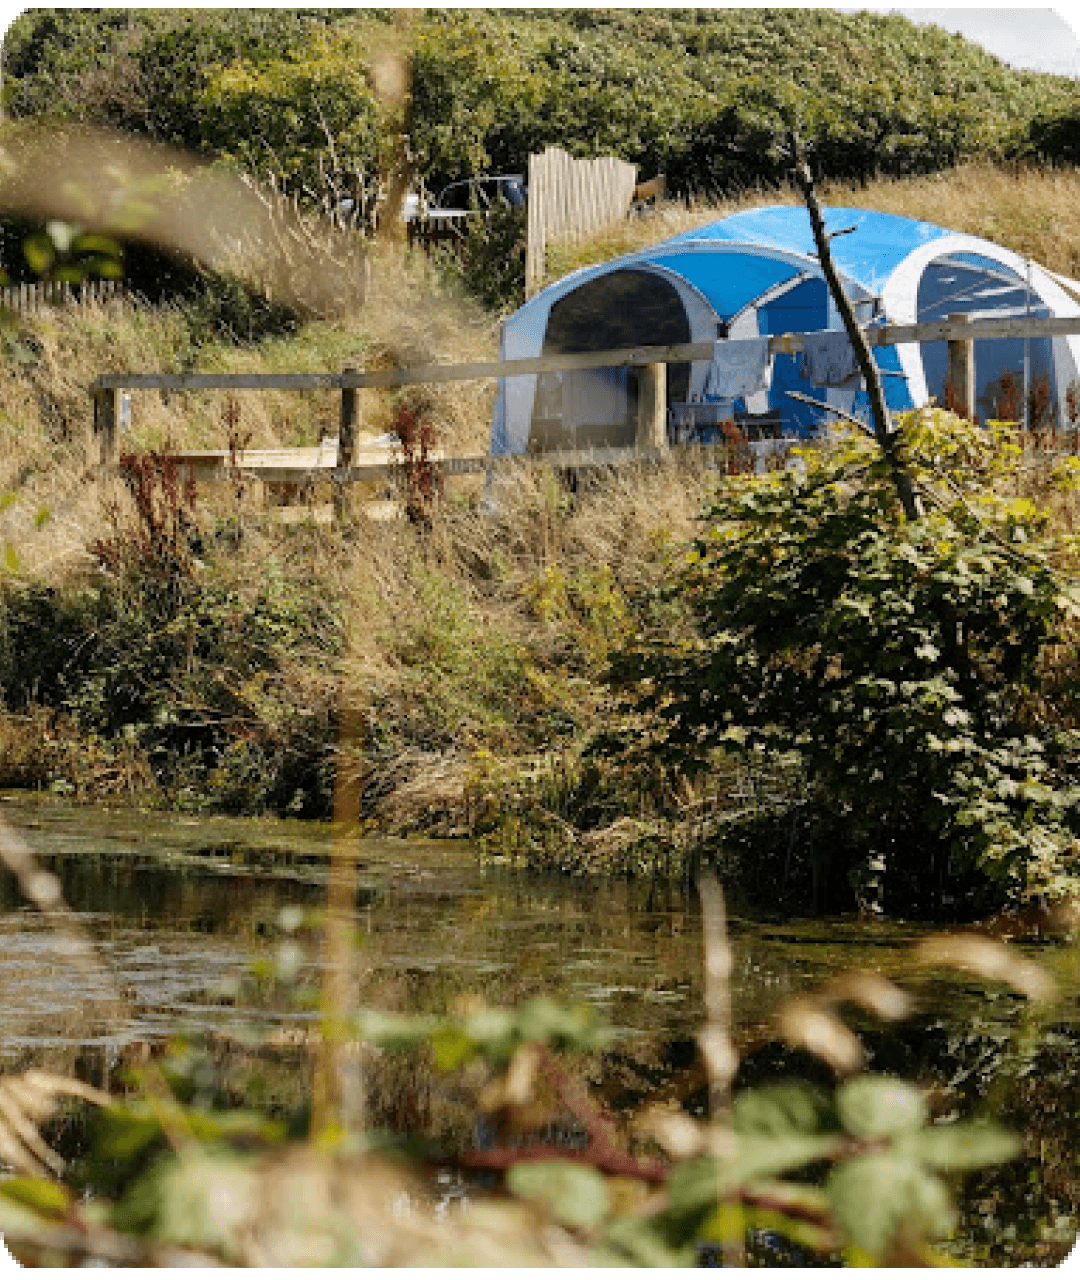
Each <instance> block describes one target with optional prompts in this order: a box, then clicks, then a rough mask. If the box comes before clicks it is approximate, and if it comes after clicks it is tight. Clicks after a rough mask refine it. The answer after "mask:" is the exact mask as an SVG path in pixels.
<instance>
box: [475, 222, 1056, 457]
mask: <svg viewBox="0 0 1080 1280" xmlns="http://www.w3.org/2000/svg"><path fill="white" fill-rule="evenodd" d="M824 212H825V220H826V226H827V228H828V230H829V231H830V232H832V233H834V238H833V239H832V241H831V244H832V252H833V257H834V261H835V263H836V266H837V269H838V271H839V272H840V275H841V278H842V280H843V282H844V285H845V288H846V290H847V293H848V296H849V298H850V299H851V301H852V302H853V304H854V305H855V310H856V313H857V314H858V315H859V318H860V320H861V321H862V322H863V323H865V324H873V323H875V322H879V323H884V322H886V321H887V322H889V323H892V324H916V323H929V322H932V321H938V320H944V319H946V318H947V317H950V316H954V315H957V314H966V315H968V316H970V317H972V318H973V319H975V318H986V317H991V316H992V317H1010V316H1011V317H1023V316H1032V317H1043V316H1077V315H1080V304H1078V298H1080V294H1078V293H1077V289H1078V288H1080V286H1077V285H1076V284H1075V282H1073V281H1067V280H1063V279H1062V278H1060V277H1056V276H1054V275H1052V274H1051V273H1050V272H1048V271H1046V270H1045V269H1043V268H1042V267H1039V266H1038V265H1036V264H1034V263H1030V262H1027V261H1026V260H1025V259H1023V258H1022V257H1020V256H1019V255H1018V254H1016V253H1013V252H1011V251H1010V250H1008V249H1004V248H1002V247H1000V246H999V245H995V244H993V243H991V242H990V241H987V240H982V239H979V238H977V237H975V236H968V235H961V234H958V233H954V232H951V231H948V230H946V229H945V228H943V227H938V226H934V225H932V224H931V223H928V222H920V221H918V220H916V219H914V218H904V217H898V216H895V215H893V214H886V213H877V212H874V211H871V210H866V209H843V208H829V209H826V210H825V211H824ZM849 229H850V230H849ZM837 232H844V234H839V235H837V234H835V233H837ZM822 331H842V324H841V321H840V317H839V314H838V313H837V311H836V308H835V306H834V304H833V302H832V299H831V298H830V296H829V292H828V288H827V286H826V284H825V280H824V277H823V274H822V271H821V266H820V263H819V262H818V259H817V255H816V252H815V247H814V242H813V235H812V232H811V228H810V219H809V215H808V214H807V212H806V210H805V209H803V208H802V207H801V206H795V205H792V206H773V207H769V208H759V209H751V210H747V211H745V212H742V213H736V214H733V215H731V216H730V217H727V218H724V219H722V220H721V221H719V222H714V223H710V224H709V225H707V226H704V227H699V228H697V229H696V230H694V231H688V232H685V233H683V234H681V235H677V236H674V237H672V238H671V239H668V240H663V241H661V242H660V243H659V244H656V245H653V246H651V247H650V248H648V249H643V250H640V251H638V252H635V253H631V254H627V255H625V256H624V257H621V258H617V259H614V260H613V261H610V262H605V263H602V264H600V265H598V266H593V267H587V268H585V269H583V270H580V271H576V272H574V273H573V274H571V275H569V276H567V277H566V278H565V279H563V280H560V281H557V282H556V283H555V284H552V285H550V286H548V287H547V288H546V289H543V290H541V291H540V292H539V293H538V294H536V296H535V297H533V298H532V299H530V300H529V301H528V302H527V303H526V304H525V305H524V306H523V307H521V308H520V309H519V310H518V311H516V312H515V313H514V314H513V315H512V316H510V317H509V318H508V319H507V320H506V322H505V323H504V325H503V332H502V348H501V358H502V359H504V360H512V359H518V358H522V357H529V356H540V355H553V354H575V353H581V352H589V351H606V350H616V349H619V348H624V347H635V346H644V345H661V344H663V345H667V344H673V343H687V342H695V343H696V342H708V343H714V342H717V341H718V340H723V339H760V338H762V337H763V336H764V335H770V334H779V333H803V334H810V333H814V334H818V333H821V332H822ZM838 337H839V334H838ZM829 344H830V339H829V338H827V337H826V338H818V339H815V342H814V345H815V348H820V349H821V351H822V353H823V354H824V355H825V356H828V348H829ZM765 345H766V344H765V343H763V342H760V341H758V342H751V343H746V344H741V345H740V347H739V348H738V349H737V348H736V347H735V346H734V345H733V347H732V348H730V350H729V353H730V354H731V355H734V354H735V353H736V351H737V350H738V351H739V353H740V354H739V359H744V360H753V359H755V358H756V359H758V360H760V361H761V367H760V368H758V369H750V368H742V369H740V368H739V367H738V366H737V362H736V363H735V364H733V363H732V361H730V360H729V361H720V360H719V356H720V355H721V354H723V353H724V351H723V343H722V342H720V346H719V348H718V353H717V359H714V361H712V362H709V361H707V360H702V361H695V362H693V363H690V364H683V365H671V366H669V369H668V389H667V396H668V409H669V421H670V422H671V423H673V424H676V427H677V424H678V423H679V422H680V421H685V420H687V418H688V412H687V411H688V410H690V411H691V416H692V410H693V407H694V406H699V405H702V404H707V405H710V406H713V407H714V412H713V414H712V420H713V421H716V420H718V418H720V417H724V416H727V415H728V414H730V416H733V417H734V418H735V420H736V421H742V422H743V423H744V424H753V423H754V421H755V420H758V421H767V422H769V423H771V424H773V425H774V426H778V427H779V429H780V430H781V431H782V434H784V435H785V436H807V435H812V434H813V433H814V432H815V430H816V429H817V427H818V424H819V423H820V422H821V420H822V418H823V417H824V416H825V413H824V411H823V410H821V409H818V408H815V407H814V406H812V405H809V404H807V403H805V402H804V401H801V400H799V399H796V398H795V397H793V396H792V395H791V394H790V393H791V392H793V391H795V392H798V393H801V394H804V395H807V396H810V397H812V398H813V399H815V400H818V401H821V402H823V403H826V404H828V405H829V406H831V407H835V408H837V409H840V410H843V411H844V412H847V413H854V414H857V415H858V416H860V417H862V418H864V419H868V417H869V411H868V404H867V398H866V391H865V387H864V386H863V385H862V382H861V380H860V379H859V378H858V377H857V376H855V377H851V376H846V375H848V374H849V373H850V370H845V369H842V368H837V369H834V372H835V374H836V376H829V373H828V371H829V369H830V365H829V361H828V359H825V360H822V359H820V358H819V359H817V360H816V361H815V362H813V363H811V364H810V365H809V367H808V366H807V359H806V358H804V356H803V355H801V354H797V355H783V354H776V355H773V356H772V357H769V358H767V359H766V357H765V354H764V348H765ZM844 345H845V346H846V342H845V343H844ZM1025 348H1026V351H1025ZM848 351H850V348H848ZM1025 355H1026V357H1027V360H1028V377H1029V382H1028V385H1029V386H1031V387H1033V386H1036V385H1039V384H1041V385H1042V387H1043V388H1044V391H1045V393H1046V396H1047V397H1048V399H1047V401H1046V402H1047V403H1049V404H1050V405H1053V406H1059V407H1060V406H1063V405H1064V404H1065V402H1066V394H1067V391H1068V388H1069V387H1070V385H1071V384H1072V383H1073V382H1074V381H1075V380H1076V379H1077V378H1078V372H1080V339H1078V338H1075V337H1054V338H1050V337H1046V338H1036V339H1029V340H1027V342H1026V343H1025V340H1024V339H1021V338H1016V339H995V340H992V341H978V342H976V344H975V370H976V372H975V378H976V411H977V412H978V414H979V415H980V417H981V418H983V419H987V418H993V417H998V416H1005V415H1006V413H1007V412H1008V409H1009V407H1010V403H1011V405H1012V408H1013V412H1015V411H1016V409H1015V391H1014V390H1013V391H1010V390H1008V389H1007V387H1008V383H1009V381H1010V380H1011V379H1014V378H1015V377H1016V376H1017V375H1019V374H1020V371H1021V370H1022V369H1023V367H1024V361H1025ZM875 359H876V360H877V363H878V367H879V368H880V369H881V370H882V373H883V374H884V384H885V390H886V398H887V400H888V403H889V405H890V407H891V408H895V409H906V408H912V407H915V406H917V405H921V404H925V403H926V402H927V401H928V400H929V399H930V398H931V397H933V398H935V399H937V400H938V402H944V399H945V381H946V377H947V371H948V355H947V345H946V343H945V342H943V341H939V342H924V343H921V344H920V343H903V344H897V345H896V346H893V347H880V348H875ZM815 379H816V381H815ZM1013 386H1014V387H1015V382H1014V383H1013ZM1010 395H1011V396H1012V399H1011V402H1010ZM636 402H637V395H636V383H635V374H634V371H633V370H629V369H599V370H589V371H580V372H579V371H574V372H567V373H558V374H550V373H549V374H542V375H529V376H524V375H523V376H517V377H513V378H504V379H502V380H501V381H500V384H499V390H498V394H497V397H496V402H495V412H494V419H493V422H492V432H491V452H492V453H493V454H495V455H500V454H517V453H525V452H529V451H545V450H547V449H552V448H575V447H576V448H584V447H589V446H591V445H598V444H611V445H618V444H631V443H633V424H634V422H635V414H636Z"/></svg>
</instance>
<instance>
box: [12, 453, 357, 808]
mask: <svg viewBox="0 0 1080 1280" xmlns="http://www.w3.org/2000/svg"><path fill="white" fill-rule="evenodd" d="M121 465H122V469H123V473H124V475H125V478H126V480H127V483H128V488H129V490H130V493H131V496H132V499H133V502H132V509H131V512H130V513H129V512H128V511H127V510H126V509H124V508H122V507H121V506H120V505H119V504H117V505H114V506H113V508H112V509H111V513H110V527H109V528H108V530H107V532H106V533H105V534H104V535H103V536H102V537H100V538H98V539H97V540H96V541H95V542H94V544H93V546H92V547H91V548H90V550H91V552H92V553H93V555H94V556H95V558H96V561H97V564H96V567H95V569H94V571H93V572H92V573H91V574H90V575H88V577H87V578H86V579H85V580H84V581H82V582H79V583H74V584H70V585H68V586H65V587H64V588H62V589H60V590H57V589H54V588H52V587H49V586H46V585H44V584H41V583H37V582H33V581H29V582H20V581H15V580H5V582H4V583H3V584H2V588H0V620H2V624H3V631H2V641H0V690H2V696H3V702H4V707H5V709H6V710H7V711H9V712H15V713H23V712H31V711H33V710H34V709H35V708H41V707H46V708H51V709H52V710H53V711H55V712H57V713H59V714H61V715H62V716H64V717H66V718H67V722H68V723H69V724H70V726H71V727H72V728H73V729H74V730H75V731H76V732H77V733H79V734H80V735H81V736H82V738H83V739H84V740H86V741H87V742H90V743H91V744H92V745H94V746H95V747H96V748H97V750H98V752H99V754H100V753H103V754H104V756H109V755H110V753H111V754H114V755H115V754H116V753H117V752H120V753H121V754H125V755H130V754H131V753H132V752H134V753H135V754H136V755H137V756H138V757H139V759H140V760H141V761H142V762H143V764H144V766H145V767H146V769H148V770H149V771H150V773H151V774H152V776H153V779H154V781H155V782H156V784H157V785H158V787H160V788H161V789H162V791H164V792H165V793H168V794H171V795H172V796H173V797H174V798H175V799H177V800H178V801H180V802H181V803H182V804H183V805H185V806H189V807H190V806H195V807H199V806H210V807H216V808H221V809H225V810H231V811H239V812H259V811H264V810H270V811H276V812H280V813H292V814H297V815H301V816H323V815H325V814H326V813H328V812H329V807H330V794H331V789H332V776H333V759H334V738H335V711H334V705H335V687H336V686H335V680H336V671H335V668H334V663H335V662H336V654H337V652H338V649H339V644H340V641H339V628H338V622H339V619H338V616H337V613H336V607H335V604H334V602H333V600H332V599H329V600H328V599H327V598H326V597H325V594H324V593H322V592H321V591H319V590H318V588H317V587H314V586H311V585H307V586H304V585H299V584H295V583H287V582H286V581H285V578H284V576H283V574H282V572H281V571H280V568H279V567H278V566H276V565H275V563H274V562H273V561H271V562H270V563H269V564H267V565H264V566H263V570H264V571H263V573H262V574H261V575H260V578H259V580H258V582H257V583H255V584H254V585H252V584H246V583H244V582H243V581H242V580H241V578H240V575H239V574H238V573H237V572H236V571H234V570H233V568H232V567H231V566H230V560H231V558H232V555H231V553H232V550H233V548H232V541H233V540H234V538H235V530H232V531H229V530H222V529H217V530H214V529H203V528H202V527H201V525H200V522H199V519H198V517H197V514H196V511H195V506H194V496H193V494H192V493H191V492H188V491H185V489H184V488H183V487H182V486H181V485H180V483H179V480H178V476H177V469H176V466H175V464H174V463H172V462H171V460H170V459H169V458H168V457H167V456H163V455H160V454H153V453H150V454H131V455H125V457H124V458H123V459H122V460H121ZM64 781H65V783H68V784H71V785H74V786H76V787H77V788H78V789H83V788H84V786H85V789H87V790H90V791H93V790H95V786H94V782H93V779H91V778H88V777H83V778H75V779H66V780H64Z"/></svg>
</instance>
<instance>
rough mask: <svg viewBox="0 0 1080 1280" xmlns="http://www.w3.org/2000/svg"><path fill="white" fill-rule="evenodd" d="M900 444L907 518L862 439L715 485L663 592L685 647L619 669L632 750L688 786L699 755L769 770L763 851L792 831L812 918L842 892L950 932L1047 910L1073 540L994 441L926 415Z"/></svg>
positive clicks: (1066, 685)
mask: <svg viewBox="0 0 1080 1280" xmlns="http://www.w3.org/2000/svg"><path fill="white" fill-rule="evenodd" d="M900 431H901V439H902V442H903V446H902V447H903V456H904V460H905V464H906V466H907V467H908V468H909V473H910V474H911V476H912V477H913V479H914V480H915V483H916V485H917V487H918V488H919V489H921V490H922V491H923V492H924V494H925V496H926V499H927V507H928V509H927V512H926V515H925V516H924V517H923V518H922V519H919V520H915V521H912V520H909V519H906V518H905V516H904V513H903V511H902V510H901V508H900V503H899V501H898V499H897V497H896V494H895V492H894V490H893V486H892V482H891V479H890V476H889V474H888V470H887V468H886V466H885V463H884V461H883V460H882V459H881V458H879V457H877V456H875V453H874V447H873V446H872V445H870V444H869V443H865V442H862V441H857V442H851V443H849V444H848V445H846V446H844V447H841V448H839V449H837V450H836V451H835V452H829V451H827V452H825V453H824V454H821V453H815V454H814V455H813V456H807V457H806V458H805V460H804V465H805V470H803V469H802V468H799V469H794V470H787V471H784V472H780V473H776V474H774V475H772V476H769V477H762V478H759V477H752V478H746V479H742V480H740V479H731V480H728V481H727V482H725V483H724V484H723V485H722V486H720V487H719V489H718V491H717V494H716V496H715V498H714V499H713V501H712V503H711V504H710V505H709V506H708V507H707V509H706V512H705V515H704V523H703V531H702V533H701V535H700V536H699V537H698V538H697V540H696V541H695V544H694V548H693V551H692V553H691V555H690V557H689V561H688V563H687V565H686V566H685V568H684V569H683V570H682V571H681V573H680V574H679V575H678V577H677V578H676V580H675V581H674V583H672V584H670V585H666V586H665V587H664V588H662V593H663V594H664V595H674V596H675V597H676V598H678V599H681V600H684V601H685V602H686V604H687V606H688V610H689V613H690V615H691V617H692V619H693V624H694V625H693V627H692V628H689V629H688V630H687V631H686V632H685V633H684V634H682V635H676V636H671V635H659V636H656V637H655V638H654V639H653V640H652V641H651V642H646V643H645V644H644V645H641V646H637V645H635V646H634V647H632V648H631V649H630V650H629V651H628V652H627V653H626V654H624V655H622V656H621V657H620V658H619V659H618V661H617V669H618V672H619V676H620V678H621V679H622V680H623V681H625V682H627V683H628V684H629V685H630V687H631V688H632V689H633V690H634V691H635V695H636V696H635V697H634V699H633V705H634V707H635V710H636V711H637V713H638V714H637V716H635V719H634V730H633V733H634V741H633V748H632V749H633V751H634V752H635V753H640V754H641V755H643V756H646V757H647V756H654V757H659V758H662V759H663V760H664V761H665V763H666V764H667V765H668V767H670V768H671V769H673V770H675V771H685V772H686V773H687V774H688V775H689V776H690V777H694V776H695V775H699V774H700V773H702V772H703V771H705V770H707V769H708V768H709V767H710V763H711V761H712V760H713V758H714V756H715V753H716V752H717V750H718V749H723V750H724V751H726V752H728V753H730V754H734V755H736V756H738V757H740V758H745V759H746V760H747V761H748V762H750V761H755V760H762V761H765V762H768V761H773V762H776V763H780V762H787V763H788V764H789V766H790V767H791V768H792V769H793V770H794V771H795V773H796V775H797V776H798V778H799V782H800V785H799V787H798V789H797V790H793V791H791V792H790V793H789V794H788V795H787V796H786V797H785V800H784V802H783V803H782V804H781V805H780V806H779V807H778V808H776V809H774V811H773V813H772V814H770V817H769V821H768V823H767V824H766V825H767V827H768V835H767V840H769V841H771V840H773V839H775V830H776V826H777V825H779V826H783V827H789V828H790V830H791V832H792V836H791V838H792V840H794V841H796V842H797V843H798V844H799V845H800V846H801V847H805V848H807V849H809V850H810V851H811V853H810V859H811V862H812V864H813V866H814V870H815V873H816V875H815V879H816V880H819V883H818V884H816V885H815V888H816V889H817V890H818V892H817V894H816V897H817V899H818V902H819V904H823V905H824V904H829V905H833V906H840V905H843V904H850V902H851V901H852V896H853V895H852V888H853V887H854V888H855V889H856V890H857V891H858V893H859V896H860V897H861V898H862V899H863V901H864V904H866V905H869V904H870V903H871V902H872V900H873V899H874V896H875V893H877V894H880V895H881V896H882V898H883V904H882V903H879V904H878V905H884V906H885V907H886V909H887V910H889V911H890V913H891V914H899V915H909V914H913V915H916V916H922V917H927V916H934V915H944V916H947V917H953V916H955V915H956V914H957V913H962V914H970V915H971V916H977V915H979V914H987V913H988V912H989V911H990V910H991V909H993V908H996V907H1000V906H1001V905H1003V904H1004V903H1005V902H1007V901H1015V900H1016V899H1018V898H1021V897H1024V896H1026V895H1028V894H1031V893H1035V892H1039V893H1047V894H1049V895H1050V896H1052V897H1057V896H1060V895H1061V894H1063V893H1067V892H1069V890H1070V888H1071V885H1072V883H1073V876H1074V874H1075V873H1074V859H1075V856H1076V847H1077V846H1076V837H1077V831H1076V829H1075V825H1074V822H1075V811H1076V794H1075V790H1074V787H1075V778H1076V769H1077V756H1076V752H1077V747H1078V745H1080V744H1078V740H1077V737H1076V728H1075V726H1076V723H1077V708H1076V706H1075V705H1074V693H1073V690H1072V687H1071V681H1069V680H1067V679H1066V680H1062V679H1061V675H1062V673H1061V671H1059V670H1056V669H1055V659H1057V658H1058V655H1059V654H1060V653H1061V651H1062V650H1061V648H1060V646H1063V645H1066V644H1068V643H1071V641H1070V637H1071V636H1072V635H1074V634H1075V625H1076V618H1077V616H1078V611H1080V591H1078V588H1077V586H1076V584H1075V580H1074V578H1073V576H1072V574H1073V572H1074V567H1075V551H1074V548H1073V546H1072V542H1071V539H1069V538H1067V537H1066V538H1062V537H1061V536H1060V534H1059V533H1057V532H1056V531H1055V532H1054V533H1052V534H1051V533H1050V531H1049V514H1048V512H1047V511H1046V510H1045V509H1042V508H1040V507H1039V506H1037V505H1036V504H1035V503H1034V502H1032V501H1031V499H1030V497H1028V496H1025V495H1021V494H1018V493H1017V492H1016V489H1015V479H1014V477H1015V472H1016V467H1017V464H1018V463H1019V460H1020V450H1019V448H1018V446H1017V444H1016V442H1015V438H1014V437H1013V436H1011V435H1010V434H1009V433H1008V432H1007V431H1006V430H1005V429H1003V428H1000V427H999V428H979V427H972V426H970V425H965V424H963V423H962V422H960V421H959V420H957V419H956V418H954V417H952V416H951V415H948V414H945V413H943V412H941V411H935V412H933V413H930V412H928V413H925V414H924V415H921V416H918V415H911V416H909V417H908V418H907V419H906V421H905V422H904V423H903V424H902V425H901V427H900ZM1071 476H1072V473H1071V471H1066V473H1065V476H1064V477H1063V479H1062V481H1061V482H1062V483H1065V484H1070V483H1072V479H1071ZM760 820H761V815H760V814H752V815H749V816H748V821H749V822H750V823H756V822H760ZM830 887H831V892H830Z"/></svg>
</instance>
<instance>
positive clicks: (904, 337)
mask: <svg viewBox="0 0 1080 1280" xmlns="http://www.w3.org/2000/svg"><path fill="white" fill-rule="evenodd" d="M1070 334H1080V316H1063V317H1058V318H1045V317H1036V316H1033V317H1031V318H1027V319H1015V318H1012V317H1009V318H1006V319H1002V320H991V319H980V320H971V321H968V323H967V324H965V325H964V326H963V331H962V332H961V327H960V326H959V325H957V324H955V323H950V322H949V321H947V320H941V321H935V322H934V323H932V324H919V325H895V324H890V325H880V326H872V327H871V328H869V329H868V330H867V340H868V341H869V343H870V345H871V346H872V347H883V346H892V345H894V344H897V343H905V342H946V341H948V340H949V338H961V337H962V338H966V339H970V340H972V341H975V342H981V341H987V340H991V339H996V338H1024V337H1028V338H1037V337H1041V336H1047V337H1064V336H1067V335H1070ZM802 349H803V335H802V334H801V333H786V334H774V335H773V336H772V337H771V338H770V339H769V350H770V352H771V353H772V354H773V355H779V354H784V353H786V354H789V355H792V354H797V353H798V352H800V351H802ZM712 350H713V344H712V343H711V342H681V343H672V344H670V345H667V346H647V347H624V348H621V349H619V350H617V351H594V352H587V353H585V354H582V355H553V356H529V357H525V358H522V359H518V360H488V361H482V362H480V363H477V364H462V365H451V364H434V365H420V366H417V367H416V368H414V369H381V370H375V371H370V372H365V371H363V370H361V371H359V372H357V373H184V374H163V373H107V374H103V375H101V377H99V378H98V379H97V380H96V382H95V383H94V389H95V390H98V389H100V390H107V389H117V388H124V389H129V390H133V389H135V388H140V387H153V388H161V389H169V390H174V391H197V390H214V389H220V390H240V389H261V390H271V389H277V390H298V391H303V390H314V389H318V388H331V389H340V388H342V387H405V386H412V385H415V384H418V383H440V382H464V381H469V380H471V379H474V378H475V379H481V378H512V377H517V376H524V375H528V374H535V373H558V372H567V371H570V370H581V369H607V368H610V369H621V368H626V367H628V366H631V365H645V364H657V363H663V364H682V363H684V362H686V361H690V360H708V359H710V358H711V356H712Z"/></svg>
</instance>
